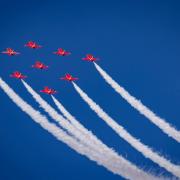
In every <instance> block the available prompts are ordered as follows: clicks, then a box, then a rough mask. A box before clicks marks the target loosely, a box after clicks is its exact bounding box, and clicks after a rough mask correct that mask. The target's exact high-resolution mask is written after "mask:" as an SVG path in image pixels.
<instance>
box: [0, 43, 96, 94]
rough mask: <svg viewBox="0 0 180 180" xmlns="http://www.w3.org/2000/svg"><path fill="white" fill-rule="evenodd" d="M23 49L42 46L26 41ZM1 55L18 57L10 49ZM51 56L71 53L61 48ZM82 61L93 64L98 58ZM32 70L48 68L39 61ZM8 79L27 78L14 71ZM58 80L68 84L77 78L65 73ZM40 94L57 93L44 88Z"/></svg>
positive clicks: (88, 57)
mask: <svg viewBox="0 0 180 180" xmlns="http://www.w3.org/2000/svg"><path fill="white" fill-rule="evenodd" d="M24 46H25V47H27V48H30V49H39V48H41V47H42V46H41V45H39V44H38V43H36V42H34V41H28V42H27V43H26V44H25V45H24ZM1 53H2V54H6V55H8V56H15V55H19V54H20V53H19V52H16V51H15V50H14V49H12V48H6V50H5V51H2V52H1ZM53 54H55V55H57V56H69V55H70V54H71V52H69V51H66V50H65V49H63V48H58V49H57V51H55V52H53ZM82 60H84V61H89V62H94V61H97V60H99V58H96V57H94V56H93V55H92V54H86V56H85V57H83V58H82ZM32 68H34V69H40V70H45V69H48V68H49V67H48V66H47V65H45V64H44V63H42V62H41V61H39V60H37V61H36V62H35V63H34V64H33V65H32ZM10 77H12V78H16V79H25V78H27V76H25V75H23V74H22V73H21V72H19V71H15V72H13V73H12V74H10ZM60 80H65V81H68V82H73V81H76V80H78V78H77V77H73V76H72V75H71V74H69V73H66V74H65V76H64V77H60ZM40 92H42V93H45V94H48V95H52V94H55V93H57V91H56V90H54V89H51V88H49V87H48V86H46V87H44V89H43V90H40Z"/></svg>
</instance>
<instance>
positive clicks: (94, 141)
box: [52, 96, 119, 159]
mask: <svg viewBox="0 0 180 180" xmlns="http://www.w3.org/2000/svg"><path fill="white" fill-rule="evenodd" d="M52 99H53V101H54V103H55V104H56V106H57V108H58V109H59V110H60V111H61V112H62V114H63V115H64V116H65V117H66V118H67V119H68V120H69V121H70V122H71V123H72V124H73V125H74V126H75V127H76V128H77V129H78V130H79V131H81V132H82V133H83V134H85V136H86V137H87V139H88V141H91V143H90V145H91V147H93V148H94V147H96V150H101V151H104V152H106V153H108V154H111V155H112V156H115V157H116V159H118V158H119V155H118V154H117V153H116V152H115V151H114V150H113V149H110V148H108V147H107V146H106V145H105V144H104V143H103V142H102V141H101V140H99V139H98V138H97V137H96V136H95V135H94V134H93V133H92V132H90V131H89V130H88V129H86V128H85V127H84V126H83V125H82V124H81V123H79V121H78V120H77V119H76V118H75V117H74V116H72V115H71V114H70V113H69V112H68V111H67V110H66V109H65V107H64V106H63V105H62V104H61V103H60V102H59V101H58V100H57V99H56V98H55V97H54V96H52ZM104 154H105V153H104Z"/></svg>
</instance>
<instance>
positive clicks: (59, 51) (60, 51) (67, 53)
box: [53, 48, 71, 56]
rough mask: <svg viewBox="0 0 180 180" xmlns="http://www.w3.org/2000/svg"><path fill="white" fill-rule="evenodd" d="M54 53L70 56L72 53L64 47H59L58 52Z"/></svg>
mask: <svg viewBox="0 0 180 180" xmlns="http://www.w3.org/2000/svg"><path fill="white" fill-rule="evenodd" d="M53 53H54V54H56V55H58V56H68V55H70V54H71V53H70V52H67V51H66V50H64V49H62V48H58V50H57V51H56V52H53Z"/></svg>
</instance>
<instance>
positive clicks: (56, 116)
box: [22, 80, 122, 168]
mask: <svg viewBox="0 0 180 180" xmlns="http://www.w3.org/2000/svg"><path fill="white" fill-rule="evenodd" d="M22 82H23V84H24V86H25V87H26V89H27V91H28V92H29V93H30V94H31V95H32V96H33V98H34V99H35V100H36V102H38V103H39V104H40V106H41V107H42V108H43V109H44V110H45V112H47V113H48V114H49V115H50V117H52V118H53V119H54V120H55V121H57V122H58V123H59V124H60V126H61V127H63V128H64V129H66V130H67V131H68V132H69V133H70V134H71V135H72V136H73V137H75V138H76V139H78V140H80V142H79V143H82V144H83V145H87V146H89V145H90V144H89V143H90V142H89V141H88V138H87V137H86V136H84V135H83V134H82V133H81V132H80V131H78V130H77V129H76V128H75V127H74V126H73V125H72V124H71V123H69V122H68V121H67V120H65V119H64V118H63V117H62V116H61V115H60V114H58V113H57V112H56V111H55V110H54V109H53V108H52V107H51V106H50V105H49V104H48V103H47V102H46V101H45V100H43V99H42V98H41V96H40V95H39V94H38V93H36V92H35V91H34V90H33V89H32V88H31V87H30V86H29V85H28V84H27V83H26V82H25V81H23V80H22ZM90 147H92V146H91V145H90ZM99 151H100V153H98V152H96V151H94V148H93V152H95V154H97V153H98V155H100V159H103V158H104V156H106V155H107V153H106V152H105V151H102V150H101V149H99ZM106 158H107V159H108V161H109V162H111V164H114V163H115V164H114V165H116V163H119V160H121V159H119V157H118V158H117V157H116V156H112V155H109V154H108V155H107V157H106ZM121 158H122V157H121ZM118 166H119V164H118ZM118 168H119V167H118Z"/></svg>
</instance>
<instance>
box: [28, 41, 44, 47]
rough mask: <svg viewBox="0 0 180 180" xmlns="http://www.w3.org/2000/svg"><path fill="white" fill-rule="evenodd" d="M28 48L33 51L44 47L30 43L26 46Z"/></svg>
mask: <svg viewBox="0 0 180 180" xmlns="http://www.w3.org/2000/svg"><path fill="white" fill-rule="evenodd" d="M25 46H26V47H28V48H31V49H39V48H41V47H42V46H40V45H38V44H37V43H36V42H33V41H29V42H27V43H26V44H25Z"/></svg>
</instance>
